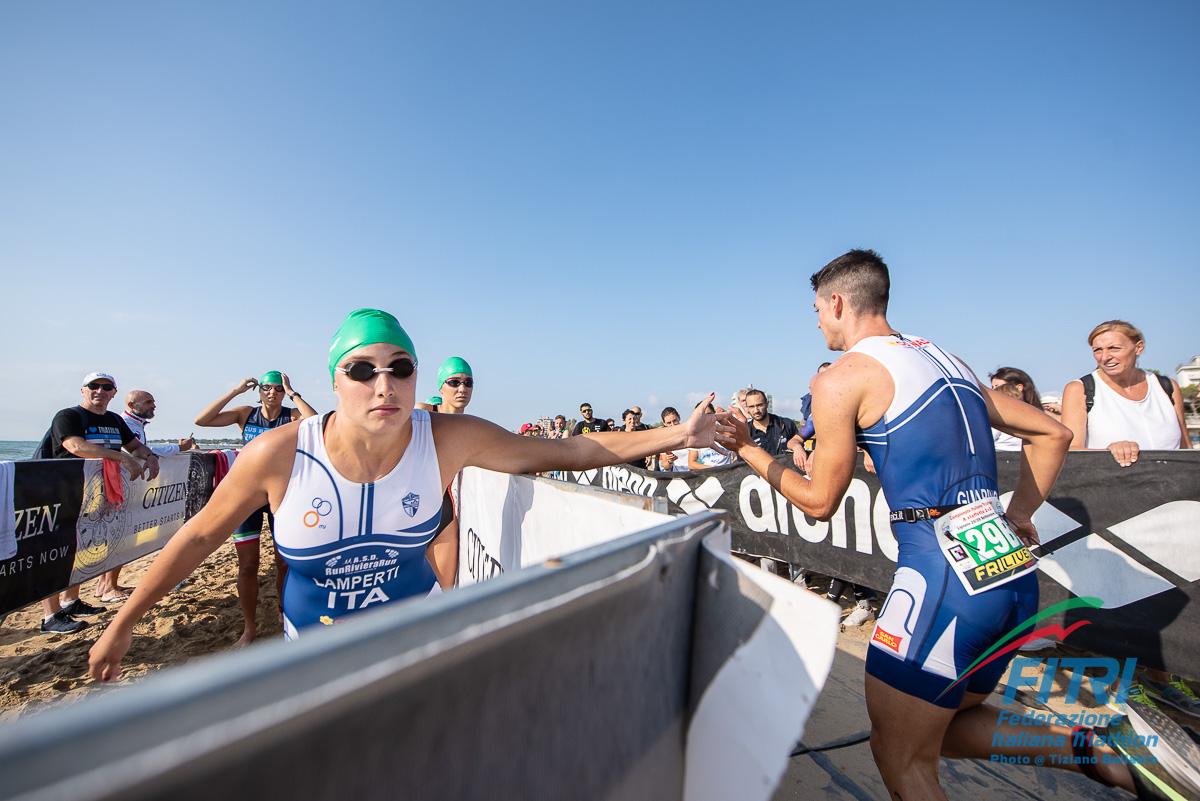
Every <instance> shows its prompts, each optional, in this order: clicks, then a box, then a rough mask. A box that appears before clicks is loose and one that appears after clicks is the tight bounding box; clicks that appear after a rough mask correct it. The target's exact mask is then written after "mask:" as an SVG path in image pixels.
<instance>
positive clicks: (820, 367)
mask: <svg viewBox="0 0 1200 801" xmlns="http://www.w3.org/2000/svg"><path fill="white" fill-rule="evenodd" d="M826 367H833V362H821V363H820V364H818V365H817V369H818V370H824V369H825V368H826Z"/></svg>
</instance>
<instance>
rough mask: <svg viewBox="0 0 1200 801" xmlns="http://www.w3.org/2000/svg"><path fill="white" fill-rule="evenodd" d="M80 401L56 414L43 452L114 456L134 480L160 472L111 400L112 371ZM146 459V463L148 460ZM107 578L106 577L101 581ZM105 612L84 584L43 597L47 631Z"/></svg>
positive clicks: (92, 381) (89, 381) (88, 385)
mask: <svg viewBox="0 0 1200 801" xmlns="http://www.w3.org/2000/svg"><path fill="white" fill-rule="evenodd" d="M79 393H80V395H81V396H82V400H81V401H80V403H79V405H77V406H72V407H70V408H67V409H63V410H61V411H60V412H58V414H56V415H54V422H53V423H51V424H50V431H49V432H47V434H46V437H47V439H46V441H45V445H46V450H47V451H48V452H46V453H43V454H40V455H42V456H45V457H48V458H51V459H70V458H80V459H109V460H111V461H114V462H118V463H120V464H121V465H122V466H123V467H124V468H125V469H126V470H127V471H128V472H129V476H130V478H135V479H136V478H141V477H142V476H143V475H144V474H148V477H149V478H155V477H156V476H157V475H158V457H157V456H155V455H154V453H153V452H152V451H151V450H150V449H149V448H147V447H146V446H145V445H143V444H142V442H141V440H139V439H138V438H137V437H136V436H135V435H134V433H133V432H132V431H131V430H130V429H129V426H128V425H126V424H125V421H124V420H122V419H121V416H120V415H118V414H116V413H115V412H110V411H108V404H110V403H112V399H113V398H114V397H116V394H117V381H116V379H115V378H113V377H112V376H111V375H109V374H108V373H99V372H97V373H88V374H87V375H86V376H84V377H83V382H82V386H81V388H80V390H79ZM143 460H144V463H143ZM101 581H103V578H102V579H101ZM103 611H104V607H102V606H93V605H92V604H89V603H87V602H86V601H84V600H83V599H82V598H80V597H79V585H75V586H73V587H68V588H67V589H66V591H65V592H63V595H62V600H61V601H60V599H59V596H58V594H57V593H55V594H54V595H52V596H50V597H49V598H45V599H43V600H42V615H43V619H42V631H52V632H59V633H70V632H73V631H79V630H80V629H82V628H83V627H84V626H86V625H87V624H86V623H84V622H83V621H82V620H76V619H75V617H76V616H77V615H96V614H99V613H101V612H103Z"/></svg>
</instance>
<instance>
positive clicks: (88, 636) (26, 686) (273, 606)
mask: <svg viewBox="0 0 1200 801" xmlns="http://www.w3.org/2000/svg"><path fill="white" fill-rule="evenodd" d="M260 542H261V558H262V561H261V564H260V566H259V582H258V583H259V604H258V631H259V637H260V638H262V639H263V640H270V639H274V638H277V637H279V636H280V633H281V627H280V624H279V598H278V595H277V593H276V592H275V568H274V559H275V554H274V548H273V545H272V543H271V539H270V537H266V536H264V537H263V539H262V540H261V541H260ZM156 555H157V554H156V553H155V554H149V555H147V556H144V557H142V558H141V559H138V560H136V561H134V562H131V563H130V564H128V565H126V566H125V568H124V569H123V570H122V571H121V584H122V585H123V586H126V587H129V586H135V585H136V584H137V583H138V581H139V580H140V579H141V577H142V575H143V574H144V573H145V572H146V570H147V569H148V568H149V566H150V563H151V562H152V561H153V560H154V557H155V556H156ZM94 586H95V582H94V581H89V582H88V583H87V584H85V585H84V586H83V591H82V594H81V597H83V598H84V599H85V600H86V601H88V602H89V603H94V604H99V601H98V600H97V599H96V598H95V596H94V595H93V594H92V590H93V588H94ZM100 605H103V604H100ZM107 607H108V608H107V611H105V612H103V613H102V614H100V615H97V616H96V617H92V618H84V619H85V620H88V621H89V622H90V623H91V625H89V626H88V627H87V628H86V629H84V630H83V631H81V632H79V633H76V634H44V633H42V632H41V631H40V630H39V625H40V624H41V619H42V613H41V606H40V605H38V604H34V605H31V606H28V607H26V608H24V609H21V610H19V611H17V612H14V613H12V614H11V615H9V616H8V617H7V618H6V619H5V620H4V622H3V624H0V722H4V721H11V720H14V719H16V718H18V717H20V716H22V715H26V714H30V713H34V712H37V711H38V710H41V709H45V708H46V707H48V706H51V705H58V704H68V703H73V702H75V701H77V700H79V699H80V698H82V697H84V696H85V695H87V694H88V693H89V692H93V691H95V690H97V685H96V684H95V683H94V682H93V681H92V680H91V679H90V678H88V675H87V657H88V649H90V648H91V647H92V643H93V642H95V641H96V639H97V638H98V637H99V636H100V634H101V632H103V630H104V627H105V625H107V623H108V621H109V620H111V619H112V617H113V615H114V614H116V610H117V607H116V606H115V605H111V604H109V605H107ZM241 633H242V615H241V611H240V610H239V608H238V602H237V554H236V553H235V552H234V549H233V546H232V545H231V544H228V543H227V544H225V545H222V546H221V548H219V549H218V550H217V551H216V553H214V554H212V555H211V556H210V557H208V559H206V560H205V561H204V563H203V564H201V565H200V567H199V568H198V569H197V570H196V571H195V572H194V573H193V574H192V576H191V578H190V579H189V580H188V582H187V583H186V584H185V585H184V586H182V587H180V588H179V589H176V590H174V591H172V592H171V593H169V594H168V595H167V597H166V598H164V599H163V600H162V601H160V602H159V603H158V604H157V605H156V606H155V607H154V608H153V609H151V611H150V613H149V614H148V615H147V616H146V617H145V618H144V619H143V620H142V622H141V623H139V624H138V626H137V628H136V629H135V633H134V637H133V644H132V646H131V647H130V649H129V655H128V656H127V657H126V659H125V663H124V668H123V673H122V677H121V680H120V681H119V682H117V683H116V685H114V686H120V685H122V684H128V683H131V682H136V681H138V680H140V679H142V678H143V677H145V676H146V675H147V674H149V673H153V672H154V671H156V670H159V669H160V668H164V667H168V666H170V665H178V664H181V663H183V662H186V661H187V660H189V659H191V658H192V657H195V656H203V655H205V654H211V653H215V652H218V651H221V650H223V649H227V648H230V647H232V646H233V644H234V643H235V642H236V641H237V639H238V637H239V636H241ZM250 647H254V646H253V645H251V646H250ZM101 691H102V690H101Z"/></svg>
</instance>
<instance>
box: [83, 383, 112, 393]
mask: <svg viewBox="0 0 1200 801" xmlns="http://www.w3.org/2000/svg"><path fill="white" fill-rule="evenodd" d="M87 388H88V389H91V390H97V389H102V390H104V391H105V392H112V391H113V390H114V389H116V387H114V386H113V385H112V384H101V383H100V382H99V381H89V382H88V384H87Z"/></svg>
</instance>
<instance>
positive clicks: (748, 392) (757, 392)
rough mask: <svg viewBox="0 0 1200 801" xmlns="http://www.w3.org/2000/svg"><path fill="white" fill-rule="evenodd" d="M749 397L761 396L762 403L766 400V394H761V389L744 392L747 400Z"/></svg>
mask: <svg viewBox="0 0 1200 801" xmlns="http://www.w3.org/2000/svg"><path fill="white" fill-rule="evenodd" d="M751 395H762V397H763V400H764V401H765V400H766V399H767V393H765V392H763V391H762V390H761V389H748V390H746V397H747V398H749V397H750V396H751Z"/></svg>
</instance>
